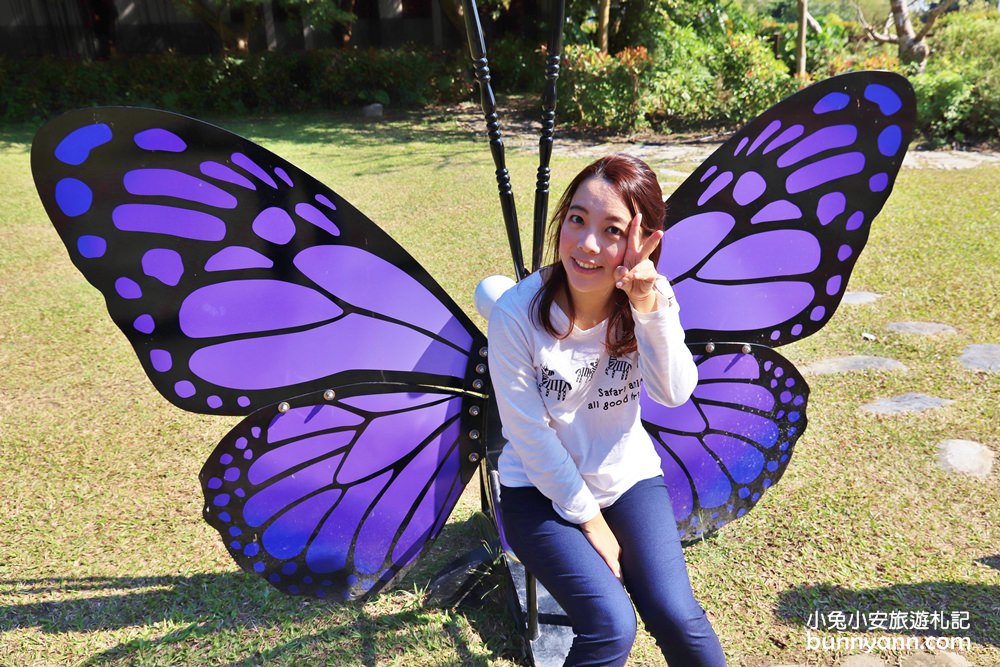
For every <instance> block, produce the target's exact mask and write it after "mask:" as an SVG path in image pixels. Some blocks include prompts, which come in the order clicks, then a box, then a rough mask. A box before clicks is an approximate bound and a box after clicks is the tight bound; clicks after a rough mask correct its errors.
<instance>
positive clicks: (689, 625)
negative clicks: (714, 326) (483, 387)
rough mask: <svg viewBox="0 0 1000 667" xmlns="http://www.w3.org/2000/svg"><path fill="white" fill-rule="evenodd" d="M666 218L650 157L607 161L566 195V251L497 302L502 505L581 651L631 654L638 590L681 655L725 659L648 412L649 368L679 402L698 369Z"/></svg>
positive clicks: (557, 230) (686, 661)
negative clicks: (670, 272) (667, 263)
mask: <svg viewBox="0 0 1000 667" xmlns="http://www.w3.org/2000/svg"><path fill="white" fill-rule="evenodd" d="M663 219H664V205H663V199H662V194H661V191H660V186H659V184H658V183H657V180H656V176H655V174H654V173H653V172H652V170H651V169H650V168H649V167H648V166H647V165H646V164H645V163H644V162H642V161H641V160H639V159H637V158H633V157H630V156H628V155H611V156H609V157H606V158H602V159H600V160H598V161H596V162H595V163H593V164H592V165H590V166H589V167H587V168H586V169H584V170H583V171H582V172H581V173H580V174H579V175H578V176H577V177H576V178H575V179H574V180H573V182H572V183H571V184H570V186H569V188H568V189H567V190H566V193H565V194H564V195H563V197H562V199H561V200H560V202H559V207H558V209H557V211H556V214H555V216H554V217H553V221H552V228H553V231H552V240H553V247H554V248H555V249H556V258H555V262H554V263H553V264H551V265H550V266H547V267H545V268H543V269H542V270H541V271H539V272H537V273H535V274H533V275H531V276H529V277H528V278H526V279H525V280H523V281H522V282H521V283H519V284H518V285H516V286H515V287H513V288H511V289H510V290H509V291H508V292H507V293H505V294H504V295H503V296H502V297H501V298H500V300H499V301H498V302H497V304H496V307H495V308H494V309H493V312H492V314H491V316H490V322H489V341H490V374H491V377H492V380H493V387H494V390H495V392H496V397H497V403H498V406H499V409H500V417H501V420H502V422H503V429H504V436H505V437H506V438H507V440H508V443H507V445H506V446H505V447H504V450H503V453H502V454H501V456H500V461H499V469H500V482H501V499H500V506H501V513H502V520H503V523H504V529H505V533H506V536H507V540H508V542H509V543H510V546H511V548H512V549H513V550H514V553H515V554H516V555H517V557H518V558H519V559H520V560H521V562H522V563H524V565H525V567H526V568H527V569H528V570H529V571H530V572H531V573H532V574H534V575H535V577H537V578H538V580H539V581H541V582H542V584H543V585H544V586H545V588H546V589H547V590H548V591H549V592H550V593H551V594H552V595H553V597H555V599H556V600H557V601H558V602H559V604H560V605H561V606H562V608H563V609H564V610H565V611H566V612H567V614H568V615H569V617H570V620H571V621H572V623H573V630H574V632H575V634H576V637H575V640H574V642H573V646H572V648H571V650H570V652H569V656H568V657H567V659H566V665H623V664H625V661H626V660H627V658H628V654H629V651H630V650H631V647H632V643H633V641H634V639H635V632H636V618H635V613H634V611H633V608H632V603H633V602H634V603H635V607H636V609H638V611H639V615H640V616H641V617H642V619H643V622H644V623H645V625H646V628H647V630H648V631H649V632H650V633H651V634H652V635H653V637H654V638H655V639H656V641H657V644H658V645H659V647H660V649H661V651H662V652H663V655H664V658H666V660H667V662H668V663H669V664H671V665H675V666H685V667H686V666H696V665H712V666H716V665H724V664H725V657H724V656H723V653H722V647H721V646H720V644H719V640H718V638H717V637H716V635H715V632H714V631H713V630H712V627H711V625H710V624H709V622H708V619H707V618H706V616H705V612H704V611H703V610H702V608H701V607H700V606H699V605H698V603H697V602H696V601H695V599H694V596H693V594H692V592H691V586H690V583H689V581H688V576H687V570H686V568H685V566H684V558H683V556H682V554H681V545H680V541H679V538H678V534H677V528H676V524H675V521H674V516H673V511H672V509H671V507H670V498H669V495H668V493H667V490H666V487H665V486H664V483H663V477H662V475H663V473H662V471H661V469H660V460H659V456H658V454H657V453H656V450H655V449H654V445H653V443H652V441H651V440H650V437H649V435H648V434H647V433H646V432H645V430H644V429H643V428H642V425H641V424H640V421H639V387H640V382H641V383H642V384H643V386H645V388H646V391H647V393H648V394H649V396H650V397H651V398H653V399H654V400H656V401H658V402H660V403H663V404H665V405H668V406H676V405H680V404H682V403H683V402H685V401H686V400H687V399H688V397H689V396H690V395H691V392H692V391H693V390H694V387H695V384H696V383H697V370H696V367H695V365H694V361H693V360H692V358H691V354H690V352H689V351H688V349H687V347H686V346H685V345H684V331H683V329H682V328H681V325H680V320H679V319H678V312H679V307H678V305H677V302H676V301H675V299H674V296H673V290H672V289H671V287H670V284H669V283H668V282H667V280H666V278H664V277H663V276H660V275H658V274H657V273H656V269H655V263H656V260H657V259H658V257H659V254H660V239H661V238H662V236H663V232H662V231H661V229H662V226H663ZM630 596H631V599H630Z"/></svg>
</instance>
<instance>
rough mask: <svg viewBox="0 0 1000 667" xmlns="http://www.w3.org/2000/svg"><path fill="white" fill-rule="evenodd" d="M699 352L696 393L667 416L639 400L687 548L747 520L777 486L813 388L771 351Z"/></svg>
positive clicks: (723, 347) (722, 348) (721, 348)
mask: <svg viewBox="0 0 1000 667" xmlns="http://www.w3.org/2000/svg"><path fill="white" fill-rule="evenodd" d="M711 349H712V351H711V352H707V351H705V349H704V348H702V349H701V350H697V351H694V354H695V363H696V364H697V365H698V386H697V387H696V388H695V391H694V394H693V395H692V396H691V398H690V399H689V400H688V401H687V402H686V403H684V404H683V405H680V406H678V407H676V408H667V407H665V406H663V405H660V404H659V403H656V402H655V401H653V400H652V399H650V398H649V397H648V396H647V395H646V393H645V390H644V391H643V393H642V397H641V399H640V400H641V410H642V419H643V425H644V426H645V427H646V430H647V431H648V432H649V434H650V435H651V436H652V438H653V441H654V442H655V443H656V444H657V448H658V450H659V453H660V458H661V460H662V466H663V474H664V479H665V481H666V485H667V489H668V490H669V491H670V499H671V502H672V504H673V510H674V515H675V517H676V519H677V527H678V531H679V532H680V535H681V539H682V540H683V541H686V542H687V541H692V540H695V539H698V538H700V537H702V536H703V535H705V534H708V533H712V532H714V531H716V530H717V529H719V528H721V527H722V526H724V525H725V524H727V523H729V522H730V521H732V520H733V519H736V518H739V517H741V516H743V515H744V514H745V513H746V512H747V511H749V510H750V508H752V507H753V506H754V505H755V504H756V503H757V501H758V500H759V499H760V497H761V495H762V494H763V493H764V491H765V490H767V489H768V488H769V487H770V486H771V485H773V484H774V483H775V482H777V481H778V479H779V478H780V477H781V475H782V473H784V471H785V467H786V466H787V465H788V461H789V459H790V457H791V455H792V450H793V448H794V446H795V441H796V440H798V438H799V436H800V435H802V432H803V431H804V430H805V426H806V400H807V398H808V395H809V388H808V386H807V385H806V383H805V381H804V380H803V379H802V376H801V375H799V373H798V371H796V370H795V367H794V366H792V364H791V363H789V362H788V361H787V360H786V359H784V358H782V357H781V355H779V354H778V353H777V352H775V351H774V350H771V349H769V348H766V347H761V346H756V345H746V346H743V345H736V344H715V345H712V346H711Z"/></svg>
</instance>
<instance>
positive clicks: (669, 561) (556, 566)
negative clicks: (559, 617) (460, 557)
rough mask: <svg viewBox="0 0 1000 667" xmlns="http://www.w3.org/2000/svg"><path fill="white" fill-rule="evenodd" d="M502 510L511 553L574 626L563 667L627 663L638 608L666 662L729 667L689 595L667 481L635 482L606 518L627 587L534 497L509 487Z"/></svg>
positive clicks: (580, 535) (677, 666) (530, 489)
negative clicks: (562, 610)
mask: <svg viewBox="0 0 1000 667" xmlns="http://www.w3.org/2000/svg"><path fill="white" fill-rule="evenodd" d="M500 507H501V512H502V514H503V524H504V530H505V532H506V535H507V541H508V542H509V543H510V547H511V548H512V549H513V550H514V553H515V554H517V557H518V558H519V559H520V561H521V562H522V563H524V566H525V567H526V568H527V569H528V571H529V572H531V573H532V574H534V575H535V577H536V578H537V579H538V581H540V582H542V585H544V586H545V588H546V590H548V591H549V593H551V594H552V597H554V598H555V599H556V601H557V602H559V604H560V605H561V606H562V608H563V609H564V610H565V611H566V613H567V615H568V616H569V618H570V621H571V622H572V624H573V631H574V632H575V633H576V639H575V640H574V641H573V647H572V648H571V649H570V652H569V656H568V657H567V658H566V663H565V664H566V665H573V666H574V667H576V666H582V665H624V664H625V662H626V660H627V659H628V655H629V652H630V651H631V650H632V643H633V642H634V641H635V632H636V619H635V611H633V608H632V604H633V603H635V609H636V610H638V612H639V616H641V617H642V620H643V623H644V624H645V626H646V630H647V631H648V632H649V633H650V634H651V635H652V636H653V637H654V638H655V639H656V643H657V645H658V646H659V647H660V650H661V651H662V652H663V657H664V658H666V660H667V663H668V664H670V665H674V666H675V667H702V666H704V667H720V666H722V665H725V664H726V658H725V656H724V655H723V653H722V646H721V645H720V644H719V638H718V637H717V636H716V635H715V631H714V630H713V629H712V626H711V624H710V623H709V622H708V618H707V617H706V616H705V611H704V610H703V609H702V608H701V606H700V605H699V604H698V602H697V601H696V600H695V599H694V595H693V593H692V592H691V583H690V582H689V580H688V575H687V568H686V567H685V565H684V556H683V555H682V554H681V543H680V538H679V537H678V534H677V526H676V523H675V522H674V512H673V509H672V508H671V506H670V496H669V494H668V493H667V489H666V487H665V486H664V484H663V478H662V477H654V478H653V479H647V480H643V481H641V482H638V483H637V484H636V485H635V486H633V487H632V488H631V489H629V490H628V491H626V492H625V494H624V495H623V496H622V497H621V498H619V499H618V500H617V501H616V502H615V504H614V505H612V506H611V507H607V508H605V509H603V510H602V512H603V514H604V518H605V519H606V520H607V522H608V525H609V526H610V527H611V530H612V532H613V533H614V534H615V537H616V538H618V543H619V544H620V545H621V548H622V556H621V567H622V579H623V580H624V584H625V585H624V587H623V586H622V582H620V581H618V580H617V579H616V578H615V576H614V575H613V574H612V573H611V569H610V568H609V567H608V565H607V563H605V562H604V560H603V559H602V558H601V557H600V556H599V555H598V554H597V552H596V551H595V550H594V548H593V547H592V546H591V545H590V542H589V541H587V538H586V536H584V534H583V533H582V532H581V531H580V528H579V527H578V526H576V525H575V524H572V523H569V522H568V521H565V520H564V519H563V518H562V517H560V516H559V515H558V514H556V512H555V510H554V509H553V508H552V501H550V500H549V499H548V498H546V497H545V496H544V495H542V493H541V492H540V491H538V489H535V488H534V487H519V488H510V487H506V486H504V487H502V488H501V493H500ZM626 591H627V592H626ZM630 595H631V599H630V598H629V596H630Z"/></svg>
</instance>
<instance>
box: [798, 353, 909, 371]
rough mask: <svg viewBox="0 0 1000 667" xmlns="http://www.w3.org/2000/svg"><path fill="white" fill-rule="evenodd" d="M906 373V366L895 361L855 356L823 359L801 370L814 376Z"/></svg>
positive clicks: (860, 355)
mask: <svg viewBox="0 0 1000 667" xmlns="http://www.w3.org/2000/svg"><path fill="white" fill-rule="evenodd" d="M868 370H879V371H906V370H908V369H907V368H906V366H905V365H904V364H903V363H901V362H899V361H896V360H895V359H887V358H885V357H872V356H868V355H863V354H855V355H852V356H850V357H835V358H833V359H823V360H822V361H817V362H816V363H814V364H809V365H808V366H806V367H804V368H802V369H801V371H802V372H803V373H809V374H812V375H830V374H832V373H849V372H851V371H868Z"/></svg>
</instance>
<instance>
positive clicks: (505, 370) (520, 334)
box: [488, 305, 600, 524]
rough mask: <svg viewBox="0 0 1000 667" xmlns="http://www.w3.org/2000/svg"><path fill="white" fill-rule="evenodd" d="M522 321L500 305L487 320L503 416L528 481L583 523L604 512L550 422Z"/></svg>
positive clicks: (569, 517)
mask: <svg viewBox="0 0 1000 667" xmlns="http://www.w3.org/2000/svg"><path fill="white" fill-rule="evenodd" d="M530 326H532V325H531V323H530V322H521V321H519V319H518V318H515V317H513V316H511V314H509V313H508V312H506V311H505V310H504V309H503V308H502V307H501V306H499V305H498V306H497V307H496V308H494V309H493V314H492V315H491V316H490V324H489V336H488V337H489V367H490V378H491V379H492V382H493V391H494V394H495V395H496V399H497V407H498V408H499V410H500V420H501V422H502V423H503V428H504V432H505V434H506V435H507V437H508V439H509V442H508V443H507V445H506V446H507V447H512V448H513V450H514V452H515V453H516V454H517V457H518V458H519V459H520V461H521V464H522V466H523V468H524V472H525V475H526V476H527V478H528V481H530V482H531V484H532V485H533V486H534V487H535V488H537V489H538V490H539V491H541V492H542V493H543V494H544V495H545V496H546V497H547V498H549V499H551V500H552V503H553V507H554V508H555V510H556V512H558V513H559V515H560V516H562V517H563V518H564V519H566V520H567V521H570V522H572V523H576V524H582V523H584V522H585V521H588V520H590V519H593V518H594V517H595V516H596V515H597V514H599V512H600V508H599V506H598V504H597V501H596V500H595V499H594V496H593V494H592V493H591V492H590V489H589V488H588V487H587V485H586V483H585V482H584V481H583V477H582V476H581V475H580V471H579V470H578V469H577V467H576V463H575V462H574V461H573V459H572V458H571V457H570V455H569V452H568V451H567V449H566V447H564V446H563V443H562V442H561V441H560V439H559V436H558V434H557V433H556V432H555V429H553V428H552V426H551V425H550V423H549V415H548V410H547V409H546V407H545V404H544V402H543V401H542V396H541V394H540V393H539V391H538V386H537V384H536V379H535V369H534V363H533V359H532V357H533V352H532V350H533V346H532V345H531V343H530V338H529V335H528V333H527V332H526V330H525V328H526V327H530Z"/></svg>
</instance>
